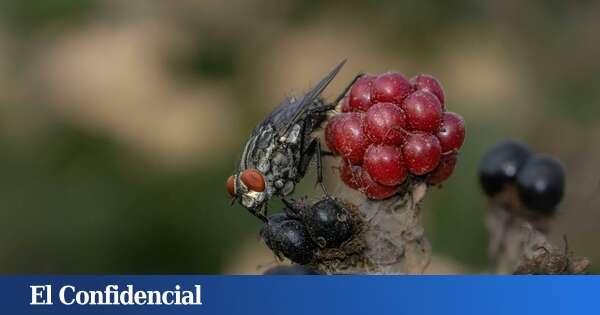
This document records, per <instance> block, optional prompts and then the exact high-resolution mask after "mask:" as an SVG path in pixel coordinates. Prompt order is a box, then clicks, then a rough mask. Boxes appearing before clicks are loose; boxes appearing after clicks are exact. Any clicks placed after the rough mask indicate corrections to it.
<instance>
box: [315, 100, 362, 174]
mask: <svg viewBox="0 0 600 315" xmlns="http://www.w3.org/2000/svg"><path fill="white" fill-rule="evenodd" d="M334 118H335V120H337V121H334ZM334 118H332V119H331V121H330V122H329V124H327V127H326V128H325V138H326V141H327V145H328V146H329V149H330V150H331V151H332V152H335V153H337V154H339V155H341V156H342V157H344V159H346V160H348V161H349V162H350V163H352V164H355V165H360V164H362V159H363V155H364V154H365V150H366V149H367V147H368V146H369V140H368V139H367V136H366V134H365V132H364V131H363V125H364V113H354V112H352V113H342V114H338V115H336V116H335V117H334Z"/></svg>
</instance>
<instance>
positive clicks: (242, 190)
mask: <svg viewBox="0 0 600 315" xmlns="http://www.w3.org/2000/svg"><path fill="white" fill-rule="evenodd" d="M266 186H267V184H266V182H265V177H264V175H263V174H262V173H261V172H260V171H259V170H257V169H246V170H243V171H241V172H239V173H238V174H234V175H231V176H229V178H228V179H227V192H228V193H229V195H230V196H231V198H232V199H233V200H237V201H238V202H239V203H240V204H241V205H242V206H243V207H244V208H246V209H248V210H249V211H250V212H251V213H252V214H255V215H256V214H262V213H263V208H264V207H265V205H266V203H267V201H268V199H269V198H267V190H266Z"/></svg>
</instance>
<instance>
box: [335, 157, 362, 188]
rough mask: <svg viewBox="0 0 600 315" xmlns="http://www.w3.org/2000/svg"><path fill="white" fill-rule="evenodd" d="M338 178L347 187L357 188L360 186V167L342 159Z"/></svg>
mask: <svg viewBox="0 0 600 315" xmlns="http://www.w3.org/2000/svg"><path fill="white" fill-rule="evenodd" d="M340 178H341V179H342V181H343V182H344V183H346V185H348V187H350V188H352V189H356V190H358V189H359V188H360V187H361V186H362V168H361V167H360V166H356V165H352V164H349V163H348V162H346V161H343V162H342V167H340Z"/></svg>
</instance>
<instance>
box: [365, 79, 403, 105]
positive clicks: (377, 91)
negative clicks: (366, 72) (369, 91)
mask: <svg viewBox="0 0 600 315" xmlns="http://www.w3.org/2000/svg"><path fill="white" fill-rule="evenodd" d="M410 92H412V87H411V86H410V83H409V82H408V80H406V78H404V76H403V75H402V74H401V73H398V72H387V73H384V74H381V75H379V76H377V78H376V79H375V80H374V81H373V96H374V98H375V100H376V101H377V102H392V103H396V104H400V103H402V101H403V100H404V99H405V98H406V97H407V96H408V94H410Z"/></svg>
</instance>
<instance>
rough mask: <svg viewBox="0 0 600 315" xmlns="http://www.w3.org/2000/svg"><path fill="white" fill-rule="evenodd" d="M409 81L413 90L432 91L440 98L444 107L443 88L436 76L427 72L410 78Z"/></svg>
mask: <svg viewBox="0 0 600 315" xmlns="http://www.w3.org/2000/svg"><path fill="white" fill-rule="evenodd" d="M410 83H411V84H412V86H413V87H414V89H415V90H418V91H419V90H420V91H427V92H430V93H433V94H434V95H435V96H436V97H437V98H438V99H439V100H440V103H441V104H442V107H444V101H445V100H444V89H443V88H442V84H441V83H440V81H438V80H437V79H436V78H434V77H432V76H430V75H428V74H420V75H417V76H415V77H413V78H412V79H410Z"/></svg>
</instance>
